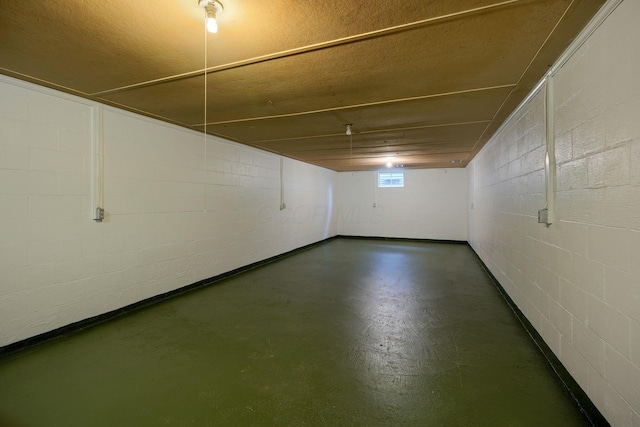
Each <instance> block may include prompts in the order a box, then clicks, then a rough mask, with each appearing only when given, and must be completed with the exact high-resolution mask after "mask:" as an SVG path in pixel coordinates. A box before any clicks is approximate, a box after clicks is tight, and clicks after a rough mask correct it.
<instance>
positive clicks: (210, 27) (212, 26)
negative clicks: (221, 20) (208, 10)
mask: <svg viewBox="0 0 640 427" xmlns="http://www.w3.org/2000/svg"><path fill="white" fill-rule="evenodd" d="M207 31H209V32H210V33H217V32H218V21H216V18H215V17H213V16H208V17H207Z"/></svg>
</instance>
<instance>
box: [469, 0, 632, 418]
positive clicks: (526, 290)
mask: <svg viewBox="0 0 640 427" xmlns="http://www.w3.org/2000/svg"><path fill="white" fill-rule="evenodd" d="M638 16H640V2H638V1H635V0H626V1H624V2H622V4H620V5H619V6H618V7H617V9H615V11H614V12H613V13H612V14H611V15H610V16H609V17H608V18H607V19H606V20H605V21H604V23H603V24H602V25H601V26H600V27H599V28H598V29H597V30H596V31H595V32H594V33H593V34H592V35H591V36H590V38H589V39H588V40H587V42H586V43H585V44H584V45H582V47H580V49H579V50H578V51H577V53H576V54H574V55H573V56H572V57H571V59H570V60H569V61H568V62H567V63H566V64H565V65H564V66H563V67H562V68H561V69H560V70H559V72H558V73H557V75H556V77H555V105H556V108H555V120H556V129H555V135H556V157H557V162H558V166H557V185H556V191H555V197H556V203H557V206H556V215H557V221H556V222H555V223H554V224H553V225H551V226H550V227H548V228H547V227H546V226H545V225H541V224H538V223H537V218H536V213H537V210H538V209H541V208H543V207H544V205H545V179H544V156H545V148H544V144H545V115H544V94H543V93H539V94H538V95H536V96H535V97H534V98H533V99H532V100H531V101H530V102H529V103H528V104H527V105H526V106H525V107H524V108H523V109H522V110H521V111H520V112H519V113H518V114H517V115H516V116H514V117H513V118H512V119H511V120H510V121H509V122H508V123H507V124H506V125H505V126H504V127H503V129H502V131H501V132H500V133H499V134H496V135H495V136H494V137H493V139H492V140H491V141H490V142H489V143H488V144H487V145H486V146H485V148H484V149H483V150H482V151H481V152H480V154H479V155H478V156H477V157H476V158H475V159H474V160H473V161H472V163H471V165H470V166H469V168H468V169H469V186H470V199H471V200H472V201H473V208H472V209H470V211H469V222H470V226H469V230H470V239H469V240H470V243H471V245H472V247H473V248H474V249H475V250H476V252H477V253H478V254H479V255H480V257H481V258H482V260H483V261H484V262H485V263H486V264H487V266H488V267H489V268H490V270H491V271H492V273H493V274H494V275H495V276H496V278H497V279H498V280H499V281H500V283H501V284H502V285H503V286H504V288H505V289H506V291H507V292H508V293H509V295H510V296H511V298H512V299H513V300H514V301H515V302H516V304H518V306H519V308H520V309H521V310H522V311H523V312H524V314H525V315H526V316H527V318H528V319H529V320H530V321H531V323H532V324H533V325H534V326H535V327H536V329H537V330H538V332H539V333H540V334H541V335H542V337H543V338H544V340H545V341H546V343H547V344H548V345H549V346H550V348H551V349H552V350H553V351H554V353H555V354H556V355H557V356H558V358H559V359H560V361H561V362H562V363H563V364H564V366H565V367H566V368H567V370H568V371H569V372H570V373H571V375H572V376H573V377H574V378H575V380H576V381H577V382H578V383H579V384H580V386H581V387H582V388H583V390H584V391H585V392H586V393H587V395H588V396H589V397H590V398H591V400H592V401H593V402H594V404H595V405H596V406H597V407H598V408H599V410H600V411H601V412H602V413H603V415H604V416H605V417H606V418H607V419H608V421H609V422H610V423H611V424H612V425H616V426H639V425H640V172H639V171H640V120H638V118H639V117H640V79H639V78H638V76H640V44H638V43H637V40H638V39H639V38H640V27H638V25H637V22H636V21H637V19H636V18H637V17H638Z"/></svg>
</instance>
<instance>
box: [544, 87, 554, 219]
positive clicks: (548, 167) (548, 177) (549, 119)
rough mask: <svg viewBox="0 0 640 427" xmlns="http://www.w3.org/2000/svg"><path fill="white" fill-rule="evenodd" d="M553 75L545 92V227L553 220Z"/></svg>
mask: <svg viewBox="0 0 640 427" xmlns="http://www.w3.org/2000/svg"><path fill="white" fill-rule="evenodd" d="M553 80H554V76H553V74H551V75H549V76H547V80H546V81H547V83H546V90H545V98H544V100H545V101H544V105H545V115H546V118H545V127H546V143H547V153H546V159H545V181H546V189H545V190H546V191H545V193H546V202H547V203H546V206H545V209H546V210H547V218H546V221H545V222H546V223H547V225H551V224H552V223H553V221H554V219H555V198H556V135H555V123H554V118H555V106H554V90H553V89H554V88H553Z"/></svg>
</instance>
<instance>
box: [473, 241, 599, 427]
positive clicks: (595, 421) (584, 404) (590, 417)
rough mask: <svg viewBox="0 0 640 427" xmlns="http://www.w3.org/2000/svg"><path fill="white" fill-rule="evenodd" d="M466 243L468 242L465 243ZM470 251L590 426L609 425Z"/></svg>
mask: <svg viewBox="0 0 640 427" xmlns="http://www.w3.org/2000/svg"><path fill="white" fill-rule="evenodd" d="M467 244H468V243H467ZM469 247H470V248H471V251H473V254H474V255H475V256H476V259H477V260H478V263H479V264H480V266H481V267H482V269H483V270H484V272H485V273H486V274H487V276H488V277H489V279H490V280H491V282H492V283H493V285H494V286H495V287H496V289H497V290H498V292H499V293H500V295H502V298H504V300H505V301H506V302H507V305H508V306H509V308H510V309H511V311H512V312H513V313H514V314H515V316H516V317H517V318H518V320H519V321H520V323H521V324H522V326H523V328H524V329H525V330H526V331H527V333H528V334H529V336H530V337H531V339H532V340H533V342H534V343H535V344H536V346H537V347H538V349H539V350H540V352H541V353H542V354H543V355H544V357H545V359H546V360H547V362H548V363H549V365H550V366H551V369H553V371H554V372H555V374H556V375H557V376H558V378H559V379H560V381H561V382H562V384H563V385H564V387H565V389H566V391H567V392H568V393H569V395H570V396H571V398H572V399H573V400H574V401H575V402H576V404H577V405H578V407H579V408H580V411H581V412H582V413H583V414H584V417H585V418H586V419H587V421H589V422H590V423H591V425H592V426H598V427H600V426H603V427H605V426H610V424H609V422H608V421H607V419H606V418H605V417H604V416H603V415H602V413H601V412H600V411H599V410H598V408H597V407H596V405H594V404H593V402H592V401H591V399H589V396H587V394H586V393H585V392H584V390H582V387H580V385H579V384H578V383H577V382H576V380H575V379H573V377H572V376H571V374H570V373H569V371H567V368H565V367H564V365H563V364H562V362H560V359H558V357H557V356H556V355H555V353H554V352H553V351H552V350H551V348H550V347H549V346H548V345H547V343H546V342H544V340H543V339H542V336H541V335H540V334H539V333H538V331H537V330H536V329H535V328H534V327H533V325H532V324H531V322H529V319H527V317H526V316H525V315H524V313H523V312H522V311H520V309H519V308H518V306H517V305H516V303H515V302H514V301H513V300H512V299H511V297H510V296H509V294H508V293H507V291H505V290H504V287H502V285H501V284H500V282H499V281H498V279H496V277H495V276H494V275H493V273H491V271H490V270H489V268H488V267H487V265H486V264H485V263H484V261H482V259H481V258H480V256H479V255H478V253H477V252H476V251H475V250H474V249H473V247H471V245H469Z"/></svg>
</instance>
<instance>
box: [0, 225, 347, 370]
mask: <svg viewBox="0 0 640 427" xmlns="http://www.w3.org/2000/svg"><path fill="white" fill-rule="evenodd" d="M336 238H337V236H333V237H329V238H327V239H324V240H320V241H318V242H315V243H310V244H308V245H305V246H301V247H299V248H297V249H293V250H290V251H288V252H285V253H283V254H280V255H275V256H272V257H270V258H266V259H264V260H262V261H257V262H254V263H252V264H248V265H245V266H243V267H239V268H236V269H235V270H231V271H228V272H226V273H222V274H219V275H217V276H214V277H210V278H208V279H204V280H200V281H199V282H196V283H192V284H190V285H186V286H183V287H181V288H178V289H174V290H173V291H169V292H166V293H163V294H160V295H156V296H153V297H149V298H146V299H143V300H142V301H138V302H135V303H133V304H129V305H127V306H125V307H122V308H118V309H116V310H113V311H109V312H107V313H103V314H99V315H97V316H94V317H90V318H88V319H83V320H80V321H77V322H74V323H71V324H69V325H66V326H62V327H60V328H57V329H54V330H52V331H49V332H45V333H43V334H39V335H36V336H33V337H30V338H26V339H24V340H21V341H17V342H14V343H11V344H8V345H6V346H3V347H0V357H3V356H6V355H9V354H11V353H15V352H17V351H21V350H25V349H27V348H30V347H33V346H35V345H38V344H41V343H43V342H45V341H50V340H52V339H55V338H59V337H62V336H65V335H71V334H73V333H75V332H78V331H81V330H84V329H88V328H91V327H93V326H96V325H99V324H101V323H104V322H107V321H109V320H112V319H115V318H116V317H119V316H123V315H125V314H128V313H131V312H133V311H136V310H140V309H142V308H145V307H149V306H151V305H153V304H157V303H159V302H162V301H166V300H167V299H169V298H172V297H175V296H177V295H182V294H184V293H186V292H189V291H192V290H195V289H199V288H202V287H204V286H209V285H213V284H215V283H218V282H220V281H222V280H224V279H227V278H229V277H231V276H235V275H236V274H240V273H244V272H245V271H249V270H252V269H254V268H257V267H260V266H263V265H265V264H269V263H271V262H274V261H277V260H280V259H282V258H285V257H288V256H291V255H294V254H297V253H299V252H302V251H305V250H307V249H310V248H313V247H315V246H319V245H322V244H324V243H326V242H328V241H331V240H334V239H336Z"/></svg>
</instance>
